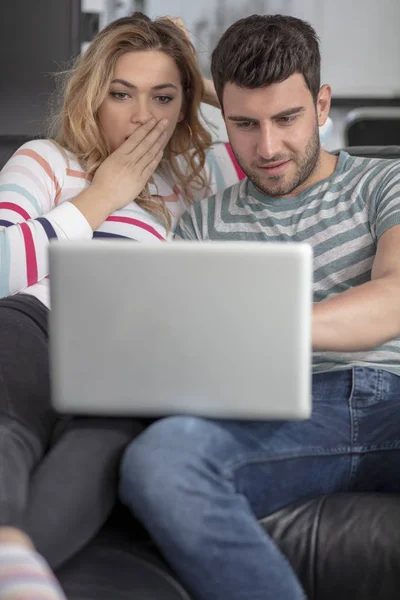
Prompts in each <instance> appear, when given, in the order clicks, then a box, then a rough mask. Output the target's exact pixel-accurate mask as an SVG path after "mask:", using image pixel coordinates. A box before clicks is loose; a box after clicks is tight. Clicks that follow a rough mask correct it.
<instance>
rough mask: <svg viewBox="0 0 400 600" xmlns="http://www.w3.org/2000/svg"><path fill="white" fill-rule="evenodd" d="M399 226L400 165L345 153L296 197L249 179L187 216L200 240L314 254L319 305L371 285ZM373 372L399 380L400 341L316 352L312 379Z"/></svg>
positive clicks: (185, 222) (181, 234)
mask: <svg viewBox="0 0 400 600" xmlns="http://www.w3.org/2000/svg"><path fill="white" fill-rule="evenodd" d="M399 224H400V161H397V160H388V159H368V158H359V157H352V156H349V155H348V154H347V153H346V152H341V153H340V156H339V159H338V163H337V167H336V169H335V171H334V173H333V174H332V175H331V176H330V177H328V178H327V179H324V180H323V181H320V182H318V183H316V184H314V185H312V186H311V187H309V188H308V189H307V190H305V191H304V192H302V193H300V194H299V195H298V196H294V197H291V198H272V197H269V196H266V195H264V194H262V193H261V192H260V191H259V190H257V189H256V188H255V186H254V185H253V184H252V183H251V182H250V181H249V180H248V179H244V180H243V181H241V182H240V183H237V184H235V185H233V186H232V187H230V188H229V189H227V190H225V191H224V192H223V193H217V194H216V195H214V196H212V197H211V198H209V199H205V200H202V201H201V202H199V203H197V204H195V205H193V206H192V207H190V208H189V210H188V211H187V212H186V213H185V214H184V215H183V217H182V219H181V220H180V222H179V224H178V226H177V228H176V231H175V234H176V236H177V237H178V238H182V239H191V240H193V239H195V240H208V239H212V240H259V241H282V242H287V241H294V242H306V243H309V244H311V246H312V248H313V253H314V283H313V294H314V302H321V301H322V300H325V299H326V298H331V297H333V296H335V295H337V294H340V293H341V292H344V291H346V290H348V289H349V288H352V287H354V286H357V285H360V284H362V283H365V282H367V281H370V280H371V269H372V263H373V260H374V257H375V253H376V246H377V241H378V239H379V238H380V236H381V235H382V234H383V233H384V232H385V231H386V230H387V229H389V228H390V227H393V226H395V225H399ZM356 365H358V366H370V367H376V368H381V369H384V370H387V371H391V372H393V373H395V374H400V339H396V340H393V341H392V342H390V343H386V344H383V345H382V346H380V347H377V348H375V349H373V350H370V351H368V352H351V353H350V352H348V353H343V352H318V353H317V352H315V353H314V355H313V370H314V372H323V371H332V370H339V369H344V368H349V367H351V366H356Z"/></svg>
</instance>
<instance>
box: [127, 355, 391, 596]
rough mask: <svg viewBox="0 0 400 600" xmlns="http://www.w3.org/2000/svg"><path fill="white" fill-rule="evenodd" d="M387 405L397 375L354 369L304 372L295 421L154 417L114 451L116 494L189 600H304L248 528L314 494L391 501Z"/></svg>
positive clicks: (260, 533)
mask: <svg viewBox="0 0 400 600" xmlns="http://www.w3.org/2000/svg"><path fill="white" fill-rule="evenodd" d="M399 400H400V377H398V376H396V375H393V374H390V373H388V372H385V371H382V370H375V369H370V368H364V367H355V368H353V369H348V370H344V371H336V372H331V373H321V374H316V375H314V377H313V412H312V417H311V418H310V419H308V420H305V421H284V422H283V421H268V422H254V421H251V422H246V421H241V422H239V421H224V420H207V419H203V418H196V417H190V416H176V417H170V418H166V419H162V420H160V421H157V422H155V423H154V424H153V425H151V426H150V427H149V428H148V429H147V430H146V431H145V432H144V433H142V434H141V435H140V436H139V437H138V438H136V439H135V440H134V441H133V442H132V443H131V444H130V445H129V446H128V448H127V450H126V451H125V454H124V457H123V460H122V463H121V479H120V497H121V499H122V501H123V503H125V504H126V505H127V506H128V507H130V509H131V510H132V512H133V513H134V515H136V516H138V517H139V518H140V519H141V520H142V522H143V523H144V524H145V526H146V527H147V529H148V530H149V532H150V534H151V535H152V536H153V538H154V539H155V541H156V542H157V544H158V546H159V548H160V549H161V551H162V552H163V554H164V556H165V557H166V559H167V560H168V561H169V563H170V564H171V565H172V567H173V568H174V570H175V571H176V572H177V573H178V575H179V576H180V578H181V579H182V581H183V582H184V583H185V584H186V586H187V587H188V589H189V590H190V591H191V592H192V593H193V594H194V597H195V598H197V599H199V600H227V599H229V600H239V599H240V600H244V599H245V600H269V599H271V600H300V599H304V598H305V594H304V591H303V590H302V587H301V585H300V583H299V581H298V579H297V577H296V575H295V573H294V572H293V570H292V568H291V567H290V565H289V564H288V562H287V561H286V559H285V557H284V556H283V555H282V553H281V552H280V550H279V549H278V548H277V546H276V545H275V544H274V542H273V541H272V540H271V539H270V538H269V537H268V535H267V534H266V533H265V532H264V530H263V529H262V528H261V526H260V525H259V523H258V521H257V519H258V518H260V517H263V516H266V515H267V514H269V513H272V512H274V511H276V510H278V509H280V508H282V507H284V506H285V505H288V504H290V503H292V502H294V501H296V500H301V499H304V500H307V499H310V498H313V497H316V496H318V495H321V494H330V493H332V492H345V491H358V492H360V491H365V492H370V491H382V492H399V491H400V476H399V463H400V402H399ZM277 402H279V398H277Z"/></svg>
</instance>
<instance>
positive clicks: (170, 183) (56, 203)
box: [0, 140, 238, 306]
mask: <svg viewBox="0 0 400 600" xmlns="http://www.w3.org/2000/svg"><path fill="white" fill-rule="evenodd" d="M182 168H183V165H182ZM205 171H206V178H207V181H208V183H209V186H208V187H207V188H206V189H204V188H203V189H196V188H195V187H194V188H193V195H194V197H195V199H198V200H199V199H201V198H204V197H205V196H208V195H210V194H212V193H215V192H217V191H218V190H223V189H224V188H226V187H227V186H229V185H232V184H233V183H235V182H237V181H238V175H237V170H236V168H235V166H234V163H233V162H232V158H231V155H230V150H229V148H228V147H227V146H226V145H224V144H216V145H215V147H214V148H212V149H210V151H209V152H208V155H207V164H206V169H205ZM153 180H154V183H152V184H151V185H150V186H149V187H150V193H152V194H157V195H159V196H162V197H163V199H164V201H165V202H166V203H167V206H168V208H169V210H170V213H171V220H172V226H175V224H176V222H177V220H178V219H179V218H180V216H181V215H182V213H183V212H184V211H185V209H186V208H187V204H186V202H185V199H184V197H183V194H182V193H181V191H180V189H179V183H178V182H177V181H174V179H173V176H172V175H171V174H170V171H169V170H167V169H166V168H165V167H164V168H163V169H160V170H159V171H158V172H156V173H155V174H154V177H153ZM89 185H90V181H89V180H88V179H87V178H86V176H85V173H84V171H83V169H82V167H81V166H80V164H79V163H78V161H77V159H76V158H75V156H74V155H73V154H72V153H70V152H65V153H63V152H62V151H61V150H60V148H58V146H56V144H54V143H53V142H51V141H50V140H33V141H31V142H28V143H26V144H24V145H23V146H21V148H19V149H18V150H17V151H16V152H15V154H14V155H13V156H12V157H11V158H10V160H9V161H8V162H7V164H6V165H5V166H4V168H3V170H2V171H1V173H0V298H1V297H5V296H9V295H13V294H16V293H18V292H24V293H29V294H32V295H34V296H35V297H36V298H38V299H39V300H41V301H42V302H43V303H44V304H45V305H46V306H49V281H48V260H47V250H48V243H49V240H51V239H52V238H57V239H67V240H85V239H91V238H92V237H93V238H95V239H96V238H110V237H112V238H125V239H129V240H135V241H138V242H158V241H160V242H162V241H166V239H167V235H166V230H165V227H164V225H163V224H161V223H160V222H159V221H158V220H157V219H156V218H155V217H153V216H152V215H150V214H149V213H147V212H146V211H145V210H144V209H142V208H141V207H140V206H138V205H137V204H136V203H135V202H131V203H130V204H128V205H127V206H125V207H124V208H122V209H120V210H117V211H116V212H114V213H113V214H112V215H110V216H109V217H108V219H107V220H106V221H105V222H104V223H103V224H102V225H101V226H100V227H99V228H98V229H97V231H95V232H94V233H93V231H92V229H91V227H90V226H89V223H88V222H87V221H86V219H85V217H84V216H83V215H82V213H81V212H80V211H79V210H78V209H77V208H76V207H75V206H74V205H73V204H71V202H69V200H72V199H73V198H75V197H76V196H77V195H78V194H79V193H80V192H82V191H83V190H84V189H86V188H87V187H88V186H89Z"/></svg>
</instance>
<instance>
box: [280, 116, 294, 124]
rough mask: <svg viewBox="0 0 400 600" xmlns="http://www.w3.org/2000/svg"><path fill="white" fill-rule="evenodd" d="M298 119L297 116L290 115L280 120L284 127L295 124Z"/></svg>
mask: <svg viewBox="0 0 400 600" xmlns="http://www.w3.org/2000/svg"><path fill="white" fill-rule="evenodd" d="M296 118H297V115H288V116H287V117H281V118H280V119H279V120H280V122H281V123H283V125H290V124H291V123H294V122H295V120H296Z"/></svg>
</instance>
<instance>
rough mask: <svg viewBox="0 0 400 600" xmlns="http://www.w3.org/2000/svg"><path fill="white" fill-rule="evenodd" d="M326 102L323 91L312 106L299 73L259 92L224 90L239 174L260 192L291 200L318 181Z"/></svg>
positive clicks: (230, 87) (327, 97)
mask: <svg viewBox="0 0 400 600" xmlns="http://www.w3.org/2000/svg"><path fill="white" fill-rule="evenodd" d="M329 100H330V89H329V88H327V86H324V87H323V88H321V91H320V95H319V98H318V101H317V106H316V105H315V103H314V101H313V97H312V94H311V92H310V90H309V89H308V88H307V86H306V83H305V80H304V77H303V75H301V74H299V73H295V74H294V75H291V76H290V77H288V79H286V80H285V81H282V82H281V83H274V84H271V85H269V86H267V87H264V88H257V89H248V88H240V87H238V86H237V85H235V84H233V83H227V84H226V85H225V87H224V91H223V102H222V104H223V110H224V118H225V123H226V127H227V131H228V136H229V141H230V143H231V146H232V149H233V152H234V154H235V156H236V159H237V161H238V163H239V165H240V166H241V168H242V170H243V171H244V172H245V173H246V175H247V176H248V178H249V179H250V180H251V181H252V182H253V183H254V185H255V186H256V187H257V188H259V189H260V190H261V191H262V192H263V193H265V194H267V195H269V196H273V197H283V196H294V195H297V194H298V193H299V192H301V191H303V190H304V189H306V188H307V187H309V186H310V185H311V184H312V183H315V181H318V180H319V172H320V155H321V146H320V141H319V126H320V125H322V124H323V123H324V122H325V120H326V118H327V116H328V112H329ZM326 101H327V102H326ZM326 104H327V106H326Z"/></svg>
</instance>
